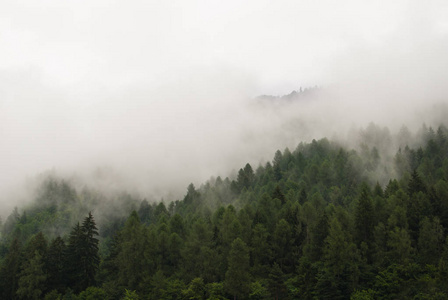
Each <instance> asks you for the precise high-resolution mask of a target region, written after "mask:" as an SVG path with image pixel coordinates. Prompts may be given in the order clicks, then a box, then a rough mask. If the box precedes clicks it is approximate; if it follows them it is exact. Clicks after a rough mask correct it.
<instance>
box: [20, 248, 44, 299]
mask: <svg viewBox="0 0 448 300" xmlns="http://www.w3.org/2000/svg"><path fill="white" fill-rule="evenodd" d="M43 267H44V262H43V259H42V255H40V253H39V252H38V251H36V252H35V255H34V257H33V258H31V259H29V260H27V261H26V262H25V264H24V266H23V270H22V272H20V275H19V276H20V278H19V286H18V289H17V295H18V296H19V297H20V299H33V300H34V299H36V300H37V299H41V295H42V293H43V291H44V290H45V280H46V278H47V276H46V275H45V273H44V270H43Z"/></svg>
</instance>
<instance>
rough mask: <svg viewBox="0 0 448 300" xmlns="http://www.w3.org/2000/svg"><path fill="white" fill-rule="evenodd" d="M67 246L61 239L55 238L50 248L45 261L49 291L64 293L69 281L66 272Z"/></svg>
mask: <svg viewBox="0 0 448 300" xmlns="http://www.w3.org/2000/svg"><path fill="white" fill-rule="evenodd" d="M65 252H66V246H65V243H64V240H63V239H62V238H61V237H59V236H58V237H57V238H55V239H54V240H53V241H52V242H51V244H50V247H49V248H48V251H47V257H46V259H45V269H46V270H47V272H48V278H47V288H48V290H49V291H52V290H57V291H58V292H61V293H62V292H63V291H64V289H65V282H66V281H67V280H66V278H65V276H66V274H65V270H64V254H65Z"/></svg>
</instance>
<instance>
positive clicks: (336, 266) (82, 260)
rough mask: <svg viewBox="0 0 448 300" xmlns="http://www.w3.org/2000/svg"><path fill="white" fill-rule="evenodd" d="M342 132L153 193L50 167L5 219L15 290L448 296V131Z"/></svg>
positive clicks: (5, 251) (1, 283)
mask: <svg viewBox="0 0 448 300" xmlns="http://www.w3.org/2000/svg"><path fill="white" fill-rule="evenodd" d="M359 135H360V139H359V140H358V141H357V143H358V145H356V146H347V145H349V144H348V143H338V142H335V141H330V140H328V139H325V138H324V139H321V140H318V141H316V140H313V141H312V142H310V143H301V144H299V145H298V146H297V147H296V148H295V149H294V150H293V151H291V150H289V149H284V150H281V151H280V150H279V151H277V152H276V153H275V155H274V157H273V160H272V162H268V163H266V164H263V165H260V166H258V167H254V166H251V165H250V164H246V165H245V166H241V169H239V171H238V172H237V176H236V177H235V178H229V177H226V178H224V179H223V178H221V177H219V176H218V177H213V178H212V179H210V180H209V181H208V182H206V183H204V184H203V185H201V186H200V187H195V186H194V185H193V184H191V185H189V186H188V188H187V192H186V195H185V196H184V198H183V199H180V200H176V201H171V202H166V201H160V202H156V203H150V202H148V201H147V200H145V199H140V198H139V197H136V196H133V194H132V191H129V193H124V192H123V193H122V194H118V195H115V196H113V197H111V196H105V195H103V194H102V193H101V192H99V191H97V190H95V189H94V188H89V187H84V188H83V189H79V188H75V186H74V185H73V184H72V183H71V182H70V180H65V179H62V178H57V177H50V178H48V179H46V180H45V181H44V182H43V183H42V185H41V186H40V188H39V189H38V191H36V196H35V199H34V201H33V202H32V203H31V204H29V205H27V206H25V207H19V208H18V209H15V210H14V211H13V212H12V213H11V215H10V216H9V217H8V218H6V219H5V220H4V222H3V223H2V225H1V247H0V258H1V261H0V263H1V269H0V292H1V295H0V298H1V299H446V298H448V240H447V232H446V230H445V229H446V228H448V182H447V181H448V130H447V128H446V127H445V126H443V125H441V126H439V127H438V128H436V129H433V128H431V127H429V128H427V127H426V126H423V127H422V129H421V130H420V132H419V133H418V134H414V136H413V137H412V138H411V137H410V136H411V135H412V134H411V133H410V132H409V131H408V130H404V129H403V130H402V131H401V132H400V133H399V134H397V135H391V134H390V133H389V131H388V130H387V129H384V128H379V127H377V126H375V125H371V126H370V127H369V128H368V129H367V130H364V131H362V132H360V133H359Z"/></svg>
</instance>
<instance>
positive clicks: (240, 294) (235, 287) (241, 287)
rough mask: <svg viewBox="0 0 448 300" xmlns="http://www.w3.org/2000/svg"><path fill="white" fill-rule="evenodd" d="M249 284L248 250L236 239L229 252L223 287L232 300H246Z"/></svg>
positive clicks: (241, 241)
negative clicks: (231, 296)
mask: <svg viewBox="0 0 448 300" xmlns="http://www.w3.org/2000/svg"><path fill="white" fill-rule="evenodd" d="M249 283H250V274H249V250H248V249H247V246H246V244H245V243H244V242H243V240H241V239H240V238H236V239H235V240H234V241H233V243H232V248H231V250H230V254H229V267H228V269H227V272H226V279H225V282H224V285H225V288H226V290H227V291H228V292H229V293H230V294H231V295H233V297H234V299H237V298H242V299H246V298H247V295H248V293H249Z"/></svg>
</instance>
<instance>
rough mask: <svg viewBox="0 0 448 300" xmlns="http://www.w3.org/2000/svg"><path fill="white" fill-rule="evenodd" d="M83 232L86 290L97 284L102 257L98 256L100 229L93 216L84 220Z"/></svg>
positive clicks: (83, 268) (90, 215) (82, 245)
mask: <svg viewBox="0 0 448 300" xmlns="http://www.w3.org/2000/svg"><path fill="white" fill-rule="evenodd" d="M81 232H82V244H81V247H82V248H81V249H82V251H83V253H82V271H83V280H82V282H83V286H84V289H85V288H87V287H89V286H92V285H94V284H95V275H96V272H97V271H98V268H99V264H100V257H99V254H98V243H99V240H98V238H96V236H97V235H98V228H97V227H96V224H95V220H94V219H93V215H92V213H91V212H89V215H88V216H87V217H86V218H85V219H84V222H83V223H82V227H81Z"/></svg>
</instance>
